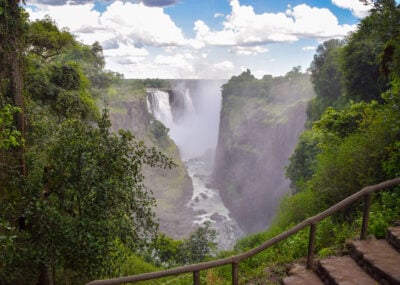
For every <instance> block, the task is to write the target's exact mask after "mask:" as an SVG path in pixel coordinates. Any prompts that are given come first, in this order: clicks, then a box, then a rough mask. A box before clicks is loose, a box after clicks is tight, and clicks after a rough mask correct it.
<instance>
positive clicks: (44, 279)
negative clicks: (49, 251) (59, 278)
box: [37, 265, 54, 285]
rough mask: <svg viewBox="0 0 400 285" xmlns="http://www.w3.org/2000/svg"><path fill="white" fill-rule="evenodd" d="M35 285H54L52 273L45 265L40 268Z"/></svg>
mask: <svg viewBox="0 0 400 285" xmlns="http://www.w3.org/2000/svg"><path fill="white" fill-rule="evenodd" d="M37 285H54V280H53V273H52V271H51V270H50V269H49V267H47V266H46V265H42V268H41V269H40V275H39V281H38V283H37Z"/></svg>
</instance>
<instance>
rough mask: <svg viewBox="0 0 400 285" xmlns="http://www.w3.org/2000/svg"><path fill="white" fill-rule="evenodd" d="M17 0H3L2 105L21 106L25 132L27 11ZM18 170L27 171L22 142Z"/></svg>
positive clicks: (18, 123) (19, 114) (0, 35)
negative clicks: (24, 88) (24, 77)
mask: <svg viewBox="0 0 400 285" xmlns="http://www.w3.org/2000/svg"><path fill="white" fill-rule="evenodd" d="M20 2H21V1H18V0H1V1H0V7H1V10H0V94H2V95H4V97H3V98H1V101H0V107H3V106H4V105H5V104H6V103H12V104H13V105H14V106H15V107H17V108H19V109H20V112H17V113H15V121H16V126H17V130H18V131H19V132H20V133H21V135H22V137H24V136H25V115H24V114H25V108H24V96H23V70H22V68H23V53H24V50H25V31H26V25H27V21H26V14H25V13H23V10H22V8H20V6H19V3H20ZM15 154H16V156H17V157H18V160H19V170H20V172H21V173H25V171H26V169H25V157H24V150H23V146H22V145H21V146H20V147H19V148H17V149H16V151H15Z"/></svg>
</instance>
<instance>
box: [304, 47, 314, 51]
mask: <svg viewBox="0 0 400 285" xmlns="http://www.w3.org/2000/svg"><path fill="white" fill-rule="evenodd" d="M316 49H317V48H316V47H315V46H305V47H302V48H301V50H302V51H315V50H316Z"/></svg>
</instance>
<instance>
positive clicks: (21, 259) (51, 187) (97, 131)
mask: <svg viewBox="0 0 400 285" xmlns="http://www.w3.org/2000/svg"><path fill="white" fill-rule="evenodd" d="M109 127H110V122H109V120H108V117H107V113H104V114H103V116H102V119H101V120H100V121H99V123H98V127H94V126H91V125H88V124H85V123H83V122H82V121H80V120H77V119H72V120H66V121H64V122H63V123H62V124H61V125H60V126H59V129H58V131H57V133H56V134H55V136H54V138H53V139H52V141H51V143H50V144H49V145H48V147H47V148H46V149H45V150H43V153H40V154H38V153H33V154H29V157H30V160H29V166H30V172H29V174H28V176H27V177H22V178H21V179H20V180H19V183H18V184H17V185H18V186H17V189H20V190H18V191H19V193H20V197H21V200H22V201H18V203H17V204H15V201H10V202H11V203H14V204H15V205H16V206H17V207H18V208H19V209H9V211H7V212H3V214H6V215H7V216H11V217H12V216H15V214H17V213H18V212H19V211H22V212H23V214H22V216H23V217H24V224H25V225H24V228H23V229H22V234H21V235H19V236H18V237H17V239H16V240H15V246H16V247H17V248H18V251H17V254H15V255H14V256H12V257H9V256H8V255H7V257H8V259H3V260H1V264H2V266H3V269H4V270H2V273H0V281H1V282H2V283H3V282H5V283H8V282H11V281H17V280H19V282H25V281H22V280H24V276H27V277H28V278H32V276H34V275H35V273H36V274H37V272H39V273H40V281H39V283H40V284H43V285H45V284H52V281H51V278H50V277H51V276H59V275H58V274H60V273H62V274H63V277H61V278H62V279H63V280H65V279H67V277H68V274H67V273H66V272H68V271H69V272H75V274H77V276H79V280H80V282H82V280H87V279H91V278H98V277H101V276H104V275H105V274H110V272H107V268H108V267H107V260H108V258H110V254H109V253H110V252H112V250H113V246H114V245H115V240H120V241H121V242H122V243H123V244H124V245H125V246H126V247H127V248H129V249H130V250H132V251H135V250H138V249H140V248H143V247H144V246H148V245H149V244H150V243H151V242H152V240H153V239H154V238H155V237H156V235H157V223H156V221H155V216H154V213H153V210H152V207H153V206H154V205H155V200H154V198H153V197H152V196H151V192H149V191H148V190H147V189H146V188H145V186H144V184H143V175H142V167H143V166H144V165H149V166H151V167H164V168H165V167H171V166H172V165H173V163H172V161H171V160H170V159H168V158H166V157H165V156H164V155H162V154H161V153H159V152H158V151H156V150H155V149H154V148H153V149H149V148H147V147H146V146H145V145H144V144H143V142H137V141H135V140H134V137H133V136H132V135H131V134H130V133H129V132H125V131H121V132H120V133H119V134H118V135H116V134H114V133H111V132H110V131H109ZM17 182H18V181H17ZM17 189H16V191H17ZM23 193H24V194H23ZM22 194H23V195H22ZM10 199H11V197H10ZM5 202H7V201H5ZM21 207H22V209H21ZM7 216H6V217H4V218H7ZM17 264H30V267H29V268H30V271H28V270H27V268H24V271H25V273H22V272H19V271H18V270H16V271H13V268H14V269H15V268H21V266H17ZM13 272H14V273H13ZM12 278H14V279H12ZM71 282H74V281H73V280H72V281H71ZM75 282H78V281H77V280H75Z"/></svg>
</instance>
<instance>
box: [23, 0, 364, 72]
mask: <svg viewBox="0 0 400 285" xmlns="http://www.w3.org/2000/svg"><path fill="white" fill-rule="evenodd" d="M26 9H27V10H28V12H29V14H30V18H31V20H36V19H40V18H43V17H44V16H45V15H49V16H50V17H51V18H52V19H54V20H55V21H56V23H57V24H58V26H59V27H60V28H68V29H69V31H70V32H72V33H73V34H74V35H76V37H77V39H79V40H80V41H82V42H84V43H86V44H92V43H93V42H95V41H98V42H100V44H101V45H102V46H103V49H104V56H105V58H106V68H107V69H110V70H113V71H117V72H119V73H122V74H124V76H125V78H224V79H226V78H229V77H231V76H232V75H237V74H240V73H241V72H242V71H244V70H246V69H250V70H251V71H252V73H253V74H254V75H256V76H257V77H262V76H263V75H264V74H271V75H284V74H285V73H286V72H288V71H290V70H291V69H292V68H293V67H294V66H299V65H300V66H301V67H302V69H303V70H305V69H307V68H308V67H309V65H310V62H311V60H312V57H313V55H314V53H315V49H316V47H317V46H318V44H319V43H321V42H323V41H325V40H327V39H331V38H342V37H344V36H346V35H347V34H348V33H349V32H350V31H353V30H355V29H356V28H357V23H358V22H359V20H360V19H361V18H363V17H365V16H366V15H367V14H368V10H369V7H367V6H365V5H363V4H362V3H361V2H360V1H358V0H283V1H281V0H279V1H276V0H124V1H120V0H98V1H94V0H69V1H67V0H30V1H27V7H26Z"/></svg>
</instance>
